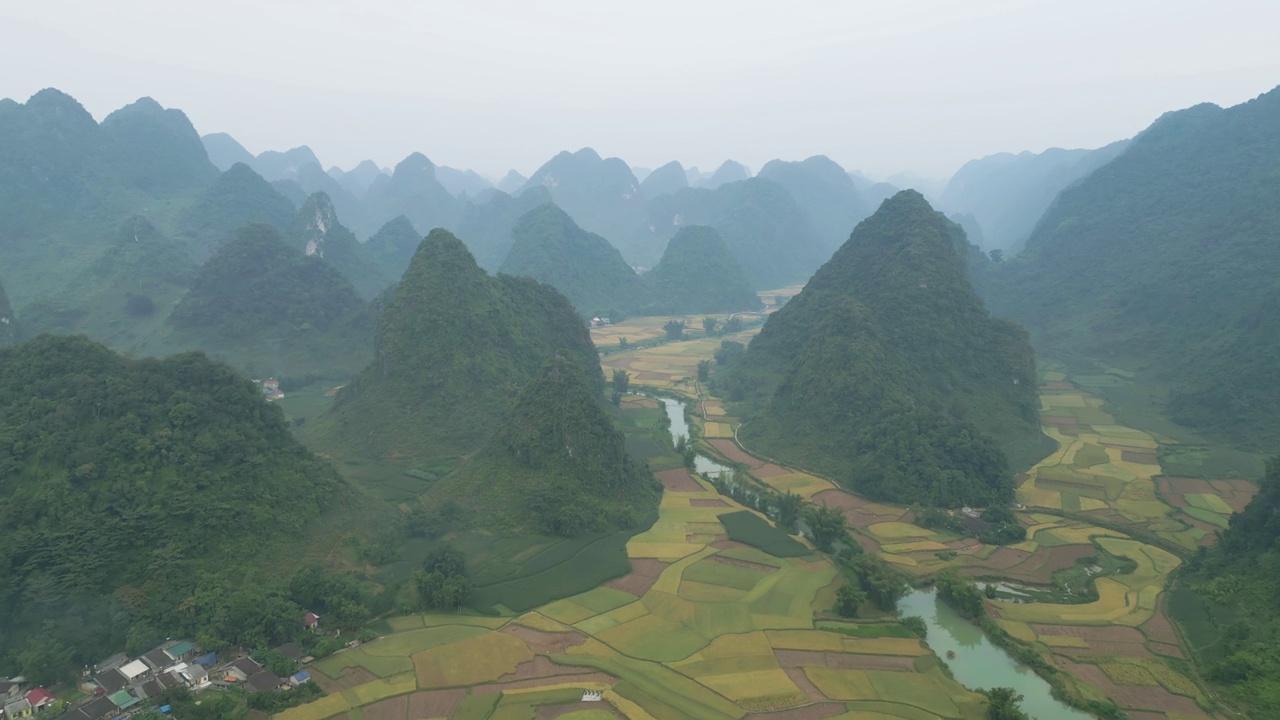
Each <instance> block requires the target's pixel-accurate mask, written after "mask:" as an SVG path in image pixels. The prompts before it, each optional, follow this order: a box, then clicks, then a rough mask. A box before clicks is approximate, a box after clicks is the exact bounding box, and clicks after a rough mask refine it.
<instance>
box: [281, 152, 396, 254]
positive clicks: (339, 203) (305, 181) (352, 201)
mask: <svg viewBox="0 0 1280 720" xmlns="http://www.w3.org/2000/svg"><path fill="white" fill-rule="evenodd" d="M294 181H295V182H297V184H298V187H300V188H302V191H303V192H304V193H306V197H310V196H312V195H314V194H316V193H324V194H325V195H327V196H328V197H329V200H330V201H331V202H332V203H333V209H334V210H335V211H336V212H337V213H338V216H339V217H341V218H342V219H343V222H344V223H345V224H346V225H347V226H348V227H350V228H351V230H352V232H354V233H355V234H356V235H357V236H359V237H368V236H369V235H370V234H372V233H373V232H374V230H375V229H376V227H371V225H374V224H376V220H370V219H369V218H368V213H367V211H366V209H365V204H364V202H363V201H361V200H360V199H359V198H357V197H356V196H355V195H354V194H352V193H351V191H350V190H348V189H347V188H346V187H345V186H344V185H343V184H342V183H341V182H340V181H338V180H334V179H333V176H331V175H330V174H329V173H327V172H325V171H324V170H322V169H321V168H320V166H319V165H318V164H309V165H303V166H302V167H300V168H298V173H297V177H296V178H295V179H294ZM303 202H306V198H305V197H304V199H303ZM297 205H298V207H302V202H299V203H297Z"/></svg>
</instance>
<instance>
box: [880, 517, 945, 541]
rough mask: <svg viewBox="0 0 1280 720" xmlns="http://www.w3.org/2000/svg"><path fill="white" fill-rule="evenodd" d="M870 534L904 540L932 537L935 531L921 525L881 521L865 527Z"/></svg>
mask: <svg viewBox="0 0 1280 720" xmlns="http://www.w3.org/2000/svg"><path fill="white" fill-rule="evenodd" d="M867 530H869V531H870V532H871V534H872V535H875V536H876V537H877V538H880V539H881V540H904V539H907V538H927V537H933V536H934V535H936V534H937V533H935V532H933V531H932V530H926V529H924V528H922V527H919V526H916V525H912V524H911V523H904V522H896V521H894V522H882V523H876V524H875V525H871V526H869V527H868V528H867Z"/></svg>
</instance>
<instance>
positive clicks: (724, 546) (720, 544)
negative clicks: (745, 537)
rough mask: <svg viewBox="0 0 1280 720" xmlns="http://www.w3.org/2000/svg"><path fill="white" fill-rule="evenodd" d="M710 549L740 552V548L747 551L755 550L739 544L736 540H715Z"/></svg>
mask: <svg viewBox="0 0 1280 720" xmlns="http://www.w3.org/2000/svg"><path fill="white" fill-rule="evenodd" d="M711 547H713V548H715V549H717V550H740V549H742V548H746V549H748V550H755V548H753V547H751V546H750V545H744V544H743V543H740V542H738V541H737V540H717V541H715V542H713V543H711Z"/></svg>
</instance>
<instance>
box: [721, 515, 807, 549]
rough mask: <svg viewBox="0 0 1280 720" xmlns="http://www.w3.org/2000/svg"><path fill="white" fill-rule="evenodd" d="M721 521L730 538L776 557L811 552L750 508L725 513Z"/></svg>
mask: <svg viewBox="0 0 1280 720" xmlns="http://www.w3.org/2000/svg"><path fill="white" fill-rule="evenodd" d="M720 522H721V524H723V525H724V529H725V532H726V533H728V535H729V539H730V540H734V541H737V542H740V543H742V544H744V545H750V546H752V547H757V548H760V549H761V550H763V551H765V552H767V553H769V554H770V555H772V556H774V557H780V558H788V557H803V556H805V555H808V554H809V548H807V547H805V546H804V545H802V544H800V543H798V542H796V540H795V539H794V538H792V537H791V536H790V535H788V534H786V533H785V532H783V531H782V530H779V529H778V528H776V527H774V526H773V525H770V524H769V521H768V520H765V519H764V518H762V517H760V516H759V515H757V514H755V513H753V512H750V511H748V510H739V511H738V512H732V513H725V514H724V515H721V516H720Z"/></svg>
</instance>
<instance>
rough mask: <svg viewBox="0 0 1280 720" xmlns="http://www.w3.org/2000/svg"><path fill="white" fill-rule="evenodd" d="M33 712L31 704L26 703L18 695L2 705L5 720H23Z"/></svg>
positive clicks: (23, 698)
mask: <svg viewBox="0 0 1280 720" xmlns="http://www.w3.org/2000/svg"><path fill="white" fill-rule="evenodd" d="M33 712H35V710H32V709H31V703H30V702H27V699H26V698H25V697H22V696H21V695H19V696H18V697H16V698H9V700H7V701H6V702H5V704H4V717H5V720H17V719H18V718H24V717H27V716H28V715H30V714H32V713H33Z"/></svg>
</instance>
